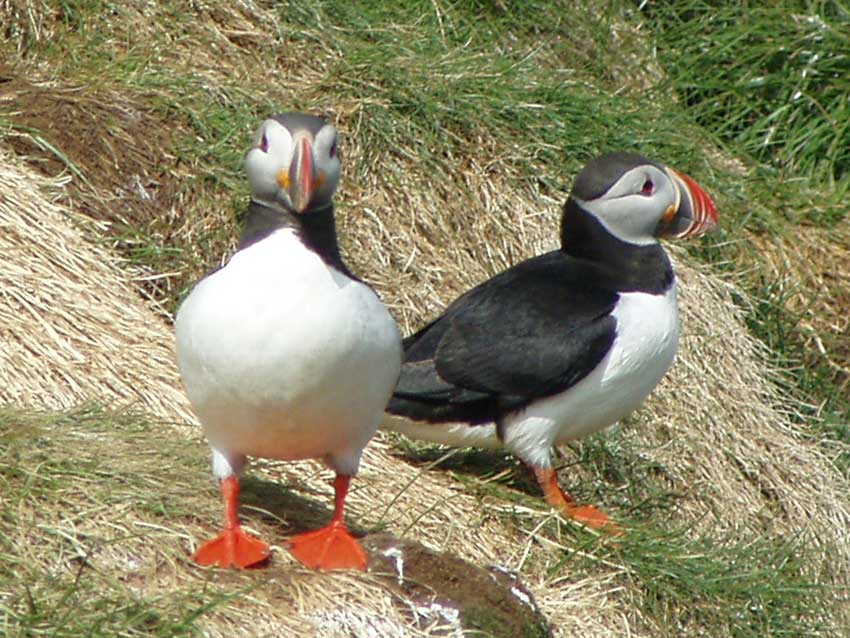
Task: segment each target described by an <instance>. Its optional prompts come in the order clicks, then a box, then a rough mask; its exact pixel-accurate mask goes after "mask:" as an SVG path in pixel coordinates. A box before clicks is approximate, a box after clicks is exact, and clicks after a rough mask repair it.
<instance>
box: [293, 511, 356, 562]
mask: <svg viewBox="0 0 850 638" xmlns="http://www.w3.org/2000/svg"><path fill="white" fill-rule="evenodd" d="M288 548H289V551H290V553H291V554H292V555H293V556H294V557H295V559H296V560H298V562H300V563H301V564H302V565H304V566H305V567H309V568H310V569H324V570H329V569H358V570H360V571H361V572H365V571H366V562H367V559H366V552H364V551H363V548H362V547H360V544H359V543H358V542H357V541H356V540H355V539H354V537H353V536H352V535H351V534H350V533H349V531H348V529H347V528H346V527H345V524H344V523H342V522H341V521H336V520H335V521H332V522H331V524H330V525H327V526H325V527H322V528H321V529H317V530H314V531H312V532H305V533H303V534H298V535H297V536H293V537H292V538H291V539H290V540H289V544H288Z"/></svg>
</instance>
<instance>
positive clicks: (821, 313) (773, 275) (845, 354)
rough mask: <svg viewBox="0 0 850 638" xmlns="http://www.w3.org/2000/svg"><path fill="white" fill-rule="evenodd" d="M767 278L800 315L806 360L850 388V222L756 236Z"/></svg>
mask: <svg viewBox="0 0 850 638" xmlns="http://www.w3.org/2000/svg"><path fill="white" fill-rule="evenodd" d="M753 241H754V243H755V244H756V245H757V246H758V247H759V249H760V253H761V255H762V256H763V261H764V266H765V269H764V271H763V274H762V277H763V279H765V280H766V281H768V282H773V286H772V287H773V288H774V291H775V296H776V297H777V300H778V303H781V304H782V305H783V306H784V307H785V309H786V310H787V311H788V312H790V313H791V314H792V315H793V316H795V317H797V318H798V323H797V325H796V329H797V331H798V332H799V333H800V335H801V336H802V340H803V343H802V344H799V345H797V344H795V345H797V347H798V348H799V350H800V351H802V352H805V353H807V355H806V363H810V364H820V365H822V366H824V367H826V368H828V369H829V370H830V371H831V377H832V380H833V381H834V383H835V385H836V387H837V388H838V389H839V392H841V391H843V392H847V391H848V390H850V314H848V313H847V309H848V308H850V273H848V270H847V264H850V226H848V223H847V221H844V222H841V223H839V224H838V225H836V226H835V227H833V228H817V227H806V226H803V227H801V228H799V229H798V230H797V232H796V233H795V234H794V236H793V237H789V238H785V239H770V238H768V237H755V238H754V239H753Z"/></svg>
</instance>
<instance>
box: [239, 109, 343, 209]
mask: <svg viewBox="0 0 850 638" xmlns="http://www.w3.org/2000/svg"><path fill="white" fill-rule="evenodd" d="M277 118H279V119H272V118H269V119H267V120H265V121H264V122H263V123H262V124H261V125H260V127H259V128H258V129H257V132H256V133H255V135H254V145H253V146H252V147H251V149H250V150H249V151H248V153H247V155H246V156H245V169H246V170H247V173H248V183H249V184H250V186H251V198H252V199H254V200H256V201H259V202H263V203H266V204H271V205H275V204H276V205H278V206H280V205H282V206H284V207H285V208H286V209H287V210H289V211H292V212H295V213H302V212H305V211H307V210H309V209H310V208H314V209H315V208H321V207H323V206H324V205H325V204H328V203H330V201H331V198H332V197H333V194H334V191H336V187H337V184H338V183H339V177H340V172H341V168H342V167H341V164H340V161H339V156H338V154H337V131H336V128H334V126H333V125H331V124H324V122H322V121H321V120H320V119H319V118H315V117H312V116H304V115H299V114H284V115H281V116H277ZM279 120H280V121H279Z"/></svg>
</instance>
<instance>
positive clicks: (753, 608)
mask: <svg viewBox="0 0 850 638" xmlns="http://www.w3.org/2000/svg"><path fill="white" fill-rule="evenodd" d="M619 439H620V437H618V436H617V435H616V434H607V435H596V436H593V437H590V438H589V439H586V440H585V441H584V442H583V444H582V446H581V448H580V451H579V454H578V455H577V456H576V457H574V458H569V459H567V460H562V461H561V463H560V465H561V467H562V468H563V467H565V466H567V465H569V464H577V465H579V466H581V467H580V469H579V471H578V474H580V475H582V476H584V477H585V479H584V480H581V479H575V477H574V474H573V473H572V472H566V476H568V477H570V476H573V477H574V480H573V482H572V483H568V482H565V483H564V488H565V489H566V491H567V492H569V493H571V494H572V495H573V496H574V497H576V498H577V500H579V502H593V503H596V504H598V505H600V506H602V507H603V508H604V509H607V510H608V513H609V514H611V515H613V517H614V518H615V520H617V521H618V522H619V523H621V524H623V526H624V527H625V528H626V529H627V530H628V533H627V534H626V535H625V536H624V537H622V538H617V539H616V540H613V541H612V540H611V539H609V538H606V537H605V536H601V537H600V536H599V535H598V534H596V533H595V532H591V531H588V530H587V529H585V528H583V527H581V526H578V525H575V524H568V525H564V524H562V523H561V522H560V521H559V519H555V518H553V519H550V520H548V521H547V522H545V524H543V525H538V519H532V522H531V523H529V519H528V514H527V513H526V512H527V511H528V510H532V511H534V510H545V509H546V506H545V504H543V502H542V499H541V497H540V493H539V488H538V487H537V486H536V484H535V483H534V480H533V478H531V477H530V475H529V473H528V472H526V471H525V470H524V468H522V467H521V466H520V465H519V464H518V462H517V461H516V460H515V459H511V457H510V456H509V455H506V454H505V453H503V452H494V451H482V450H453V453H452V454H451V455H450V456H449V457H448V458H444V455H445V453H446V450H445V448H442V447H440V446H434V445H430V444H423V443H417V442H410V441H406V442H404V443H402V444H401V447H400V449H402V450H404V452H403V458H406V459H408V460H409V461H412V462H415V463H417V464H423V465H424V466H431V465H432V464H433V463H434V462H435V461H437V460H438V459H442V460H440V461H439V462H438V463H437V467H438V468H440V469H442V470H445V471H448V472H450V473H451V475H452V477H453V479H455V480H456V481H458V482H459V483H460V484H461V485H463V486H464V491H466V492H468V493H472V494H475V495H477V496H478V497H479V498H480V499H482V516H498V517H500V518H503V519H504V520H506V521H507V522H511V523H512V524H514V525H516V526H518V527H520V528H525V529H526V530H527V531H530V528H531V527H534V528H535V532H534V535H535V537H536V538H538V539H539V541H540V542H542V543H544V544H548V543H554V544H556V545H557V546H560V547H561V550H560V551H561V558H560V559H559V560H556V561H554V562H551V561H550V562H549V563H548V564H547V567H546V570H547V571H546V573H547V578H549V579H551V580H553V581H555V580H563V579H564V578H568V579H574V580H576V581H579V580H581V579H582V578H583V577H585V576H587V575H591V574H596V573H599V572H600V571H602V572H605V571H608V570H611V571H613V572H614V573H615V574H616V576H615V578H616V581H617V582H618V583H620V584H621V585H622V586H623V588H624V589H623V591H624V592H626V593H623V596H624V597H625V598H627V599H628V602H629V606H630V607H633V608H635V609H637V610H639V611H640V613H641V614H642V616H643V617H644V618H645V619H646V620H647V621H648V622H649V623H650V625H651V628H650V629H649V631H648V633H649V634H650V635H657V636H662V637H666V636H684V635H687V636H712V637H714V636H731V637H734V638H766V637H777V638H778V637H787V638H792V637H793V638H796V637H797V636H807V637H808V636H812V637H814V636H825V635H832V634H831V633H830V632H831V631H834V630H835V626H834V622H835V621H834V620H833V619H832V618H831V609H832V605H833V604H835V601H836V600H837V598H838V597H839V595H840V593H839V592H837V591H836V590H835V589H833V588H830V587H828V586H825V585H822V584H818V574H817V573H816V572H815V570H814V569H813V568H812V565H814V564H816V562H817V560H816V559H815V554H814V553H813V547H812V545H811V544H810V540H808V539H805V538H788V537H784V538H781V537H769V536H762V537H757V538H741V537H733V536H732V535H729V534H726V535H724V534H720V533H718V534H711V533H710V532H709V533H706V532H701V533H697V532H695V531H694V530H692V529H688V528H686V527H683V526H682V525H681V524H679V523H676V522H675V518H671V517H669V512H670V511H671V510H673V509H675V506H676V501H677V500H678V498H679V497H680V496H681V495H680V494H678V493H676V492H675V491H674V490H673V489H672V488H671V487H670V486H669V482H668V481H667V480H666V478H665V468H663V467H660V466H659V465H658V464H657V463H650V462H649V461H648V460H647V459H646V458H644V457H643V456H642V455H641V454H639V453H637V452H636V451H635V450H632V449H630V448H629V447H628V446H624V445H622V442H621V441H620V440H619ZM588 472H590V476H588ZM562 480H563V476H562ZM494 503H497V504H498V507H492V504H494ZM602 504H604V505H602ZM635 504H637V505H635ZM488 506H489V507H488ZM512 506H513V507H516V508H518V509H517V511H513V510H512ZM627 508H628V509H627Z"/></svg>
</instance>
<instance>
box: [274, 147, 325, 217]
mask: <svg viewBox="0 0 850 638" xmlns="http://www.w3.org/2000/svg"><path fill="white" fill-rule="evenodd" d="M277 181H278V184H280V187H281V188H283V189H285V190H286V191H287V192H288V193H289V201H290V202H291V203H292V208H293V209H294V210H295V212H296V213H303V212H304V211H305V210H306V209H307V206H309V205H310V201H311V200H312V199H313V193H314V192H315V191H316V188H317V187H318V185H319V181H318V180H317V179H316V169H315V165H314V163H313V140H312V139H311V138H310V137H307V136H304V137H300V138H298V139H296V140H295V153H294V155H293V156H292V163H291V164H290V165H289V170H288V171H280V173H278V175H277Z"/></svg>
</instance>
